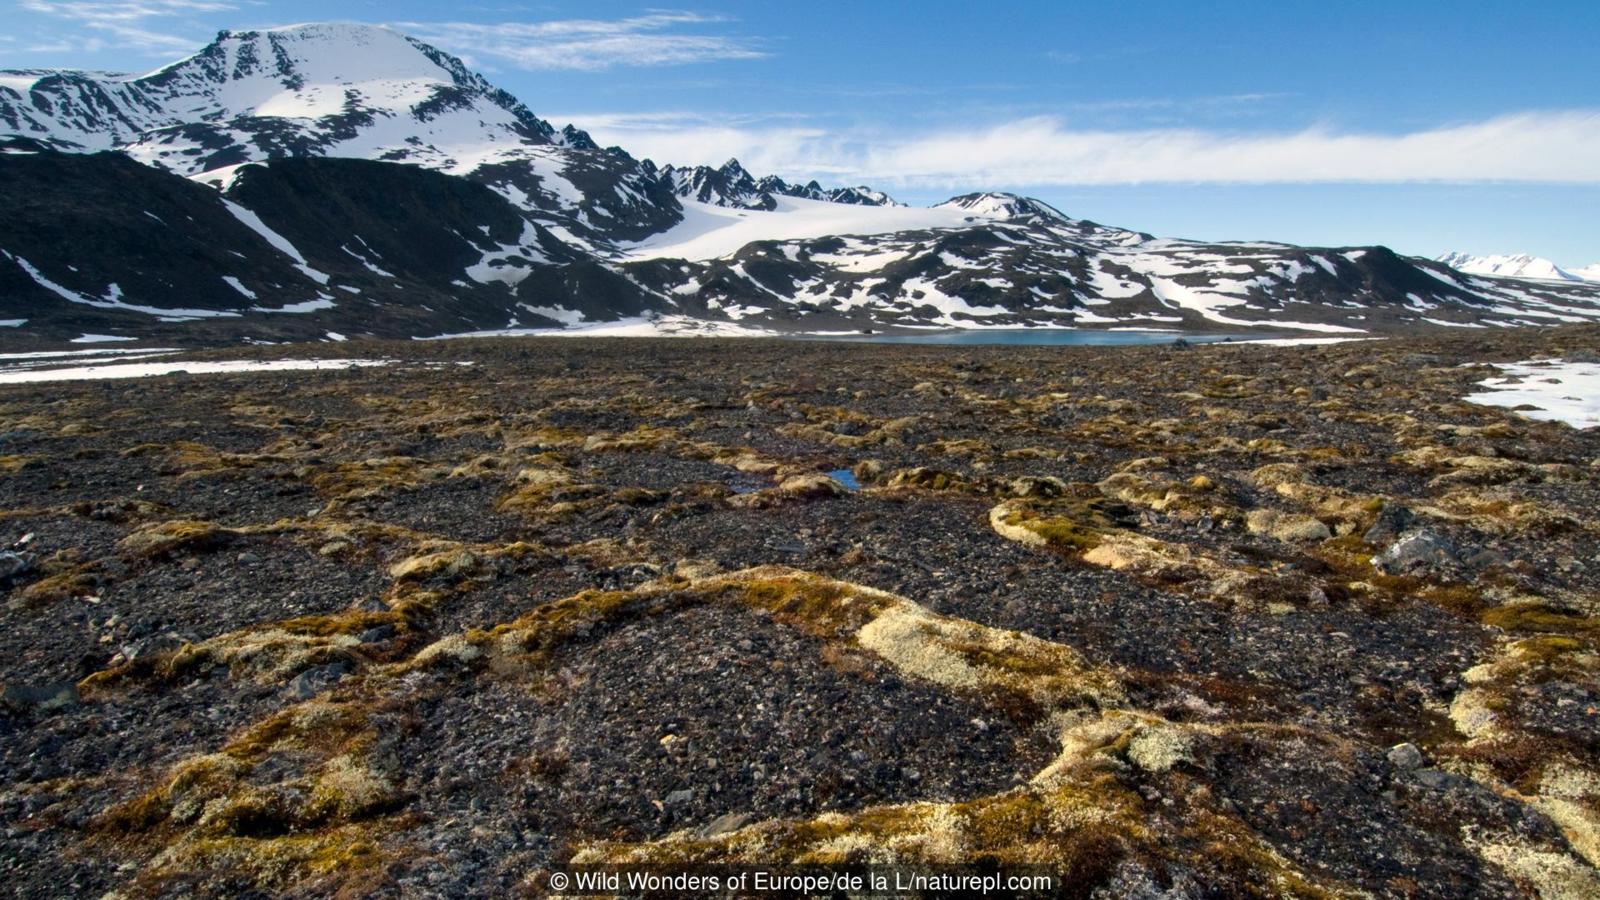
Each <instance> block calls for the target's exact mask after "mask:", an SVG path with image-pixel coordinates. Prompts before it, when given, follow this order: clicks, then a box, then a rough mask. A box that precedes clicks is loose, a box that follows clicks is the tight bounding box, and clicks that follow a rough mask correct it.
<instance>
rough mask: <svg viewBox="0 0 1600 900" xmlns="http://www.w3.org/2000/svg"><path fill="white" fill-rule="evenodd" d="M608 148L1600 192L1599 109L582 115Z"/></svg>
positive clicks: (1028, 175) (859, 171) (981, 180)
mask: <svg viewBox="0 0 1600 900" xmlns="http://www.w3.org/2000/svg"><path fill="white" fill-rule="evenodd" d="M573 119H574V121H575V122H577V124H578V125H580V126H581V127H584V128H588V129H589V130H590V131H591V132H592V133H593V134H594V135H595V137H596V138H597V139H598V140H601V141H602V142H604V143H617V144H621V145H622V146H624V147H627V148H628V149H629V150H630V151H632V152H634V153H635V154H636V155H645V156H649V157H651V158H653V159H655V160H657V161H658V162H660V161H670V162H675V163H720V162H721V161H723V160H725V159H727V158H728V157H729V156H737V157H738V158H739V159H740V160H742V161H744V162H745V164H746V165H747V167H749V168H750V169H752V170H755V171H762V172H773V173H776V174H781V175H785V176H793V177H801V176H813V175H815V176H830V177H833V178H835V179H837V180H842V181H850V182H852V183H854V182H870V183H872V184H875V185H880V186H886V187H894V186H910V187H928V188H961V189H978V188H1001V187H1018V186H1044V185H1103V184H1138V183H1158V182H1165V183H1235V184H1250V183H1289V182H1384V183H1397V182H1424V181H1435V182H1481V181H1513V182H1544V183H1574V184H1600V154H1596V153H1595V152H1594V148H1595V147H1597V146H1600V111H1595V110H1566V111H1549V112H1524V113H1517V114H1512V115H1504V116H1499V117H1496V118H1491V119H1486V120H1482V121H1478V122H1467V123H1461V124H1452V125H1446V126H1440V127H1435V128H1429V129H1422V130H1416V131H1411V132H1406V133H1399V134H1381V133H1362V132H1349V131H1339V130H1335V129H1333V128H1328V127H1318V128H1308V129H1302V130H1296V131H1283V132H1250V133H1241V132H1228V131H1214V130H1204V129H1193V128H1158V129H1136V130H1090V129H1076V128H1073V127H1071V126H1069V125H1068V124H1067V123H1066V122H1065V121H1064V120H1062V119H1061V118H1058V117H1053V116H1035V117H1029V118H1022V119H1017V120H1014V121H1009V122H1005V123H1002V124H998V125H994V126H991V127H985V128H962V129H949V130H940V131H925V132H921V133H917V134H896V133H888V132H883V131H875V130H874V131H867V130H851V129H843V130H836V129H825V128H818V127H796V126H794V125H793V124H789V123H782V122H775V123H759V122H758V123H747V122H741V121H736V120H733V121H717V120H715V119H708V118H705V117H693V116H687V115H682V114H679V115H676V116H671V115H665V116H663V115H655V116H651V117H639V116H611V117H607V116H590V117H583V116H574V117H573Z"/></svg>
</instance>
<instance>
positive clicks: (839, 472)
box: [828, 469, 861, 491]
mask: <svg viewBox="0 0 1600 900" xmlns="http://www.w3.org/2000/svg"><path fill="white" fill-rule="evenodd" d="M828 477H829V478H832V479H833V480H834V481H837V482H839V483H840V484H842V485H844V489H845V490H847V491H859V490H861V482H859V481H857V480H856V473H854V472H852V471H850V470H849V469H834V470H833V471H832V472H829V473H828Z"/></svg>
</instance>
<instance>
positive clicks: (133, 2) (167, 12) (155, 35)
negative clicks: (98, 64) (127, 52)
mask: <svg viewBox="0 0 1600 900" xmlns="http://www.w3.org/2000/svg"><path fill="white" fill-rule="evenodd" d="M18 5H19V6H21V7H22V8H23V9H25V10H27V11H29V12H34V13H40V14H42V15H47V16H54V17H56V18H61V19H68V20H71V21H74V22H78V23H81V24H82V25H83V27H85V28H87V29H92V30H93V31H95V32H98V33H100V34H103V35H106V36H107V38H109V39H105V38H100V37H82V39H81V40H80V41H79V44H78V45H76V49H83V50H88V51H91V52H92V51H97V50H101V49H104V48H105V47H108V46H110V47H119V48H129V49H134V50H143V51H147V52H154V53H165V52H171V51H185V50H192V49H194V47H195V46H197V45H198V44H199V43H201V41H199V40H196V39H195V38H194V37H189V36H185V35H181V34H168V33H166V32H164V31H155V30H152V29H151V28H148V27H145V26H144V25H143V24H142V23H144V22H145V21H146V20H149V19H157V18H172V17H179V16H193V15H196V14H198V13H212V12H226V11H228V10H234V9H238V6H237V5H235V4H233V3H230V2H224V0H22V2H21V3H20V4H18ZM184 24H186V25H187V24H190V23H189V22H185V23H184ZM63 43H64V41H61V40H57V41H53V42H51V44H50V45H46V46H47V47H48V48H49V49H56V48H57V47H59V46H60V45H62V44H63ZM67 46H68V48H69V49H71V48H74V45H70V44H68V45H67ZM40 49H45V47H41V48H40Z"/></svg>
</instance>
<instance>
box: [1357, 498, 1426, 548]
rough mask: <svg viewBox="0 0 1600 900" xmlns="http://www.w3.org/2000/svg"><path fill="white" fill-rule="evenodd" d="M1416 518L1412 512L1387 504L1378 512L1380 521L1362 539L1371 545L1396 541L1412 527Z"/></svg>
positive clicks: (1396, 505) (1402, 507)
mask: <svg viewBox="0 0 1600 900" xmlns="http://www.w3.org/2000/svg"><path fill="white" fill-rule="evenodd" d="M1414 521H1416V516H1415V515H1413V514H1412V512H1411V510H1409V509H1406V508H1405V507H1404V506H1400V505H1398V504H1395V503H1385V504H1384V505H1383V509H1382V510H1380V511H1379V512H1378V521H1376V522H1374V523H1373V524H1372V527H1371V528H1368V529H1367V532H1366V534H1363V535H1362V536H1361V539H1362V540H1364V541H1366V542H1367V543H1369V544H1382V543H1386V542H1388V541H1392V540H1394V539H1395V538H1396V537H1399V536H1400V535H1401V534H1403V533H1404V532H1405V530H1406V529H1407V528H1410V527H1411V524H1412V522H1414Z"/></svg>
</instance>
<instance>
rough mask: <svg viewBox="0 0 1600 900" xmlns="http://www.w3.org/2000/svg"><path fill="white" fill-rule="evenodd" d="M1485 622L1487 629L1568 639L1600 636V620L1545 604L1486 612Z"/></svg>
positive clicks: (1508, 606) (1500, 607) (1507, 606)
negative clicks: (1572, 636)
mask: <svg viewBox="0 0 1600 900" xmlns="http://www.w3.org/2000/svg"><path fill="white" fill-rule="evenodd" d="M1482 621H1483V624H1485V625H1491V626H1493V627H1495V628H1500V629H1503V630H1505V631H1516V632H1541V633H1554V634H1566V635H1577V634H1581V635H1592V634H1596V633H1600V620H1596V619H1594V618H1592V617H1590V616H1585V615H1583V614H1581V613H1578V612H1574V611H1571V610H1564V609H1557V608H1556V607H1553V606H1549V605H1546V604H1543V603H1517V604H1509V605H1506V606H1497V607H1494V608H1492V609H1489V610H1487V611H1486V612H1484V613H1483V616H1482Z"/></svg>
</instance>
